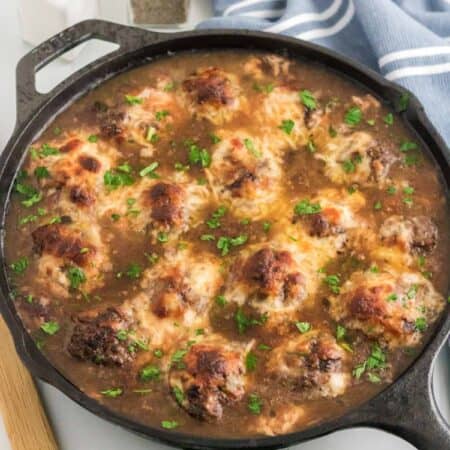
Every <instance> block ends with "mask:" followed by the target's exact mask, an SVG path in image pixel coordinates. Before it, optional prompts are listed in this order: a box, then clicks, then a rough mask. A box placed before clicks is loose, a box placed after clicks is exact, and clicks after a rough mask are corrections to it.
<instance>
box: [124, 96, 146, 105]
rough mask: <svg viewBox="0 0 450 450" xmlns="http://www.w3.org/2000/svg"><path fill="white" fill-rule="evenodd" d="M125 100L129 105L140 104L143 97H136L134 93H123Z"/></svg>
mask: <svg viewBox="0 0 450 450" xmlns="http://www.w3.org/2000/svg"><path fill="white" fill-rule="evenodd" d="M125 101H126V102H127V103H128V104H129V105H141V104H142V103H143V101H144V100H143V99H142V98H139V97H136V96H135V95H125Z"/></svg>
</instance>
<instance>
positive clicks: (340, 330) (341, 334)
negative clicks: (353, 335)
mask: <svg viewBox="0 0 450 450" xmlns="http://www.w3.org/2000/svg"><path fill="white" fill-rule="evenodd" d="M346 334H347V329H346V328H345V327H343V326H342V325H337V326H336V339H337V340H338V341H340V340H342V339H344V338H345V335H346Z"/></svg>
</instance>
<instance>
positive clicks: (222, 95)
mask: <svg viewBox="0 0 450 450" xmlns="http://www.w3.org/2000/svg"><path fill="white" fill-rule="evenodd" d="M183 88H184V89H185V90H186V91H187V92H188V93H189V94H191V95H192V96H193V98H194V99H195V101H196V102H197V103H198V104H200V105H201V104H203V103H212V104H217V105H227V104H228V103H230V102H231V101H232V100H233V97H234V95H233V89H232V86H231V82H230V80H229V79H228V77H227V76H226V74H225V73H224V72H223V71H221V70H220V69H218V68H217V67H209V68H207V69H205V70H203V71H200V72H197V73H195V74H193V75H191V76H190V77H189V78H187V79H186V80H185V81H184V82H183Z"/></svg>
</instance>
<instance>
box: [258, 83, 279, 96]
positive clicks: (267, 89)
mask: <svg viewBox="0 0 450 450" xmlns="http://www.w3.org/2000/svg"><path fill="white" fill-rule="evenodd" d="M274 88H275V85H274V84H273V83H269V84H266V85H263V84H259V83H254V84H253V90H255V91H256V92H264V93H265V94H270V93H271V92H272V91H273V89H274Z"/></svg>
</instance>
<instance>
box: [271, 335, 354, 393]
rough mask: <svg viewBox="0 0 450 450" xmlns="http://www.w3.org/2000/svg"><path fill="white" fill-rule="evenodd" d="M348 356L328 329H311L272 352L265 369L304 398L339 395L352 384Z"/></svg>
mask: <svg viewBox="0 0 450 450" xmlns="http://www.w3.org/2000/svg"><path fill="white" fill-rule="evenodd" d="M347 362H348V356H347V354H346V352H345V351H344V350H343V349H342V348H341V347H340V346H339V345H338V344H337V343H336V340H335V339H334V337H333V336H332V335H331V334H329V333H328V332H322V331H314V330H312V331H309V332H307V333H305V334H302V335H299V336H298V337H296V338H294V339H290V340H289V341H287V342H285V343H284V344H283V345H280V346H279V347H277V348H275V349H274V350H273V351H272V352H271V356H270V359H269V360H268V362H267V365H266V369H267V372H268V374H269V375H270V376H271V377H273V378H274V379H275V380H276V381H277V382H279V383H282V384H284V385H286V386H288V387H289V388H290V389H292V390H293V391H295V392H298V393H300V394H301V395H302V396H304V397H305V398H309V399H315V398H320V397H336V396H337V395H341V394H342V393H343V392H344V391H345V389H346V387H347V386H348V384H349V381H350V380H349V376H348V371H347V370H346V364H347Z"/></svg>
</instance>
